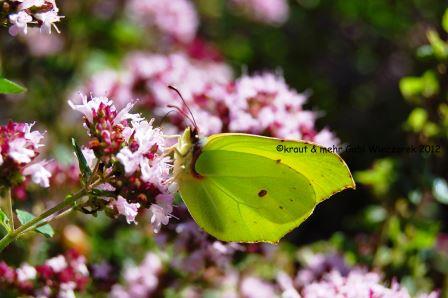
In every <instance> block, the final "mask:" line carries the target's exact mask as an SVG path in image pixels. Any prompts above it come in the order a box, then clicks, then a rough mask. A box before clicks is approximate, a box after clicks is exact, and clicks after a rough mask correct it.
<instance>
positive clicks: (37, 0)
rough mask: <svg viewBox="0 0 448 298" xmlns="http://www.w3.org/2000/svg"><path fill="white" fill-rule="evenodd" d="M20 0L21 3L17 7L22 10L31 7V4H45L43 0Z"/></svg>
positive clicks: (37, 5) (38, 5) (36, 5)
mask: <svg viewBox="0 0 448 298" xmlns="http://www.w3.org/2000/svg"><path fill="white" fill-rule="evenodd" d="M20 2H22V4H20V6H19V8H20V9H22V10H24V9H28V8H31V7H33V6H35V7H40V6H43V5H44V4H45V0H23V1H20Z"/></svg>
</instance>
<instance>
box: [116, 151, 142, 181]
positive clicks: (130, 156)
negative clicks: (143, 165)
mask: <svg viewBox="0 0 448 298" xmlns="http://www.w3.org/2000/svg"><path fill="white" fill-rule="evenodd" d="M117 158H118V160H119V161H120V162H121V164H122V165H124V170H125V172H126V174H127V175H132V174H133V173H134V172H135V171H136V170H137V168H138V166H139V164H140V155H139V154H135V153H133V152H132V151H131V150H130V149H129V148H128V147H125V148H123V149H121V150H120V152H118V154H117Z"/></svg>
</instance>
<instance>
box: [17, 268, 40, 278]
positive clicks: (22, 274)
mask: <svg viewBox="0 0 448 298" xmlns="http://www.w3.org/2000/svg"><path fill="white" fill-rule="evenodd" d="M36 275H37V272H36V269H35V268H34V267H32V266H30V265H28V264H23V265H22V266H21V267H20V268H18V269H17V280H18V281H19V282H24V281H28V280H32V279H35V278H36Z"/></svg>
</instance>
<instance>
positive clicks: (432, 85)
mask: <svg viewBox="0 0 448 298" xmlns="http://www.w3.org/2000/svg"><path fill="white" fill-rule="evenodd" d="M439 89H440V88H439V81H438V78H437V75H436V73H435V72H434V71H431V70H428V71H426V72H425V73H424V74H423V75H422V76H421V77H405V78H403V79H401V80H400V91H401V94H402V95H403V96H404V97H405V98H406V99H408V100H410V99H415V98H416V97H418V96H424V97H426V98H429V97H432V96H434V95H436V94H437V93H439Z"/></svg>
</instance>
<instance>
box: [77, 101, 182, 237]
mask: <svg viewBox="0 0 448 298" xmlns="http://www.w3.org/2000/svg"><path fill="white" fill-rule="evenodd" d="M81 99H82V102H81V103H80V104H74V103H73V102H72V101H69V104H70V106H71V107H72V108H73V109H74V110H77V111H79V112H81V113H82V114H83V115H84V126H85V127H86V129H87V132H88V135H89V137H90V139H89V142H88V145H87V146H86V147H85V148H84V149H83V155H84V158H85V159H86V162H87V164H88V166H89V167H90V169H91V171H92V172H93V174H92V175H93V177H96V178H95V179H97V182H96V184H95V182H92V183H94V187H97V193H99V194H98V196H99V197H101V198H94V199H93V200H92V201H91V202H90V206H89V207H91V209H90V211H92V212H96V211H97V209H98V210H100V209H105V210H106V213H107V214H109V215H111V216H115V215H117V214H121V215H124V216H125V217H126V221H127V222H128V223H131V222H135V218H136V216H137V214H138V211H139V210H140V209H141V208H145V209H148V208H149V209H150V212H151V223H152V224H153V226H154V229H155V231H156V232H157V231H158V230H159V229H160V226H161V225H162V224H167V223H168V220H169V217H170V213H171V211H172V201H173V195H172V193H173V192H175V191H176V189H175V186H174V187H173V186H171V185H170V184H169V182H168V180H169V178H170V170H171V160H170V158H169V157H168V156H165V155H164V151H165V149H166V148H165V137H164V135H163V133H162V131H161V130H160V129H159V128H154V127H153V120H151V121H146V120H144V119H143V118H142V117H141V116H140V115H139V114H132V113H130V110H131V108H132V107H133V104H131V103H129V104H127V105H126V106H125V107H124V108H123V109H122V110H120V111H118V110H117V109H116V107H115V106H114V104H113V103H112V102H111V101H110V100H109V99H108V98H106V97H93V98H90V99H89V98H87V96H82V95H81ZM84 210H85V209H84Z"/></svg>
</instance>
